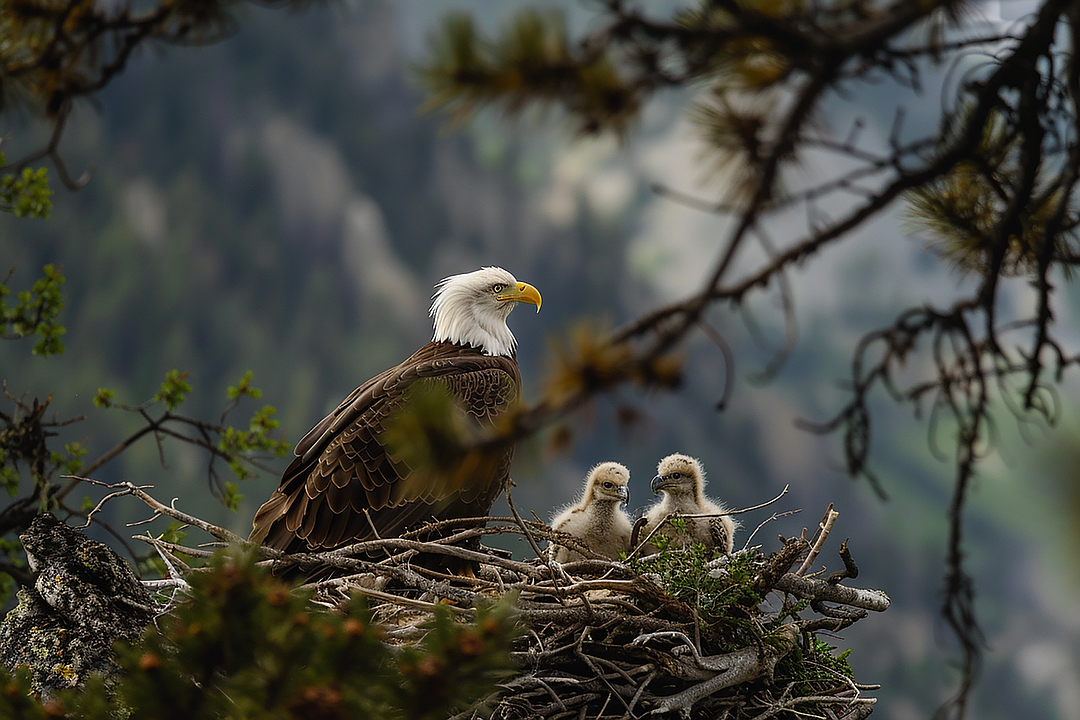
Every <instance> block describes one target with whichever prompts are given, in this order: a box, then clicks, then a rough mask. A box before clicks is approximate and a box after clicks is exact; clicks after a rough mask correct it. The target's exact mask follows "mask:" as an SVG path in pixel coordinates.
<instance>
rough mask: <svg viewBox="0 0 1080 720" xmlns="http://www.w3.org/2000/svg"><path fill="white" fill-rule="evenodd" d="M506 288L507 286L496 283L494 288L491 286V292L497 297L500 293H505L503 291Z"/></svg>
mask: <svg viewBox="0 0 1080 720" xmlns="http://www.w3.org/2000/svg"><path fill="white" fill-rule="evenodd" d="M505 287H506V286H505V285H503V284H502V283H495V284H494V285H492V286H491V292H493V293H495V294H496V295H498V294H499V293H501V292H502V291H503V289H504V288H505Z"/></svg>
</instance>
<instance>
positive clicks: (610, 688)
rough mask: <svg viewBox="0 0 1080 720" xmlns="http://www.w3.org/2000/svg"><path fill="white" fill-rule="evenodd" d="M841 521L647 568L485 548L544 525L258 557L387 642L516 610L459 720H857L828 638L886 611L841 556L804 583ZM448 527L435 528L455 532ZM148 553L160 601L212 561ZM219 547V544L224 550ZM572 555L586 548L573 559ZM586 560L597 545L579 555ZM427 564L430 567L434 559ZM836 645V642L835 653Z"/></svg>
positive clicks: (164, 550) (655, 561)
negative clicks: (506, 675) (449, 616)
mask: <svg viewBox="0 0 1080 720" xmlns="http://www.w3.org/2000/svg"><path fill="white" fill-rule="evenodd" d="M110 487H111V488H112V489H113V490H114V491H116V492H114V495H115V494H117V493H120V494H134V495H136V496H138V497H140V498H141V499H143V500H144V502H147V504H149V505H151V507H153V508H154V510H155V511H156V515H155V517H156V516H157V515H167V516H170V517H173V518H174V519H177V520H180V521H181V522H185V523H188V524H193V525H196V526H197V527H201V528H202V529H204V530H206V531H207V532H209V533H211V534H212V535H214V536H215V537H217V538H218V539H219V540H221V541H223V543H229V542H236V540H237V538H236V536H235V535H233V534H232V533H229V532H228V531H225V530H223V529H221V528H217V527H215V526H213V525H209V524H208V523H205V522H204V521H201V520H198V519H197V518H193V517H191V516H187V515H186V514H184V513H182V512H180V511H178V510H176V509H175V508H172V507H169V506H165V505H163V504H161V503H159V502H158V501H156V500H154V499H153V498H151V497H150V496H149V495H147V494H146V493H145V492H144V491H143V490H142V489H141V488H137V487H135V486H130V485H126V484H125V487H124V488H120V489H117V488H118V486H110ZM836 516H837V513H835V512H833V511H832V508H831V507H830V508H829V510H827V511H826V513H825V517H824V518H823V519H822V522H821V523H820V524H819V526H818V530H817V532H816V533H815V534H814V536H813V537H811V538H808V537H807V533H806V531H805V530H804V532H803V534H802V536H800V537H794V538H788V539H784V538H782V537H781V538H779V541H778V544H777V547H776V549H775V550H774V551H772V552H768V553H767V552H765V551H763V550H762V549H761V547H760V546H758V547H752V548H744V549H743V550H740V551H737V552H736V553H734V554H733V555H731V556H724V555H718V556H714V555H713V554H712V553H711V552H709V551H706V549H705V548H704V547H702V546H696V547H688V548H667V549H662V550H661V552H659V553H657V554H654V555H652V556H647V557H639V556H638V554H637V553H636V552H635V553H631V555H630V557H629V558H626V559H624V560H621V561H618V562H612V561H609V560H605V559H602V558H599V557H597V558H595V559H590V560H586V561H582V562H575V563H568V564H563V565H559V564H557V563H554V562H552V561H550V560H549V559H548V557H547V553H544V552H537V553H534V554H536V555H538V557H535V558H533V559H531V560H526V561H521V560H515V559H513V557H512V556H511V554H510V553H509V552H507V551H502V550H498V549H494V548H489V547H486V546H484V545H481V544H480V542H479V541H480V539H481V538H484V537H485V536H492V535H517V536H520V537H524V538H525V539H527V540H528V541H529V543H530V545H531V546H532V547H533V548H534V550H539V543H540V542H543V541H549V542H550V541H552V540H555V541H557V542H558V543H560V544H567V543H573V540H572V539H570V538H568V537H567V536H564V535H561V534H559V533H556V532H554V531H552V530H551V529H550V528H549V527H547V526H546V525H544V524H543V523H539V522H528V521H522V520H521V518H520V516H517V513H515V517H514V518H475V519H471V520H456V521H453V528H454V530H453V531H452V532H451V534H449V535H448V536H447V537H445V538H441V539H438V540H434V541H431V540H426V541H425V540H418V539H416V538H417V537H424V535H422V534H420V532H418V533H411V534H408V535H406V536H404V537H401V538H386V539H380V540H373V541H368V542H362V543H357V544H355V545H352V546H349V547H344V548H339V549H336V550H333V551H328V552H322V553H297V554H289V555H286V554H284V553H281V552H279V551H276V550H271V549H268V548H259V549H258V552H260V553H262V555H263V557H264V559H263V560H261V561H260V563H261V564H263V565H267V566H271V567H273V568H274V570H275V571H276V572H286V573H289V572H302V573H303V574H304V575H307V576H309V577H311V576H313V575H314V576H320V575H322V576H328V575H335V577H330V578H328V579H324V580H318V581H315V582H309V583H307V584H306V585H302V586H299V588H298V591H302V592H311V593H313V602H315V603H318V604H319V605H322V606H325V607H329V608H336V607H339V606H341V605H343V604H344V603H346V602H347V601H348V599H349V598H350V597H351V596H353V595H354V594H356V593H361V594H363V595H365V596H366V597H367V600H368V603H369V607H370V608H371V609H372V611H373V613H374V618H375V620H377V621H379V622H380V623H382V624H383V626H384V627H385V629H386V638H387V642H388V643H390V644H392V645H406V644H412V643H416V642H417V641H418V640H419V639H420V638H422V637H423V636H424V635H425V633H427V632H428V628H429V626H430V625H431V621H432V620H433V616H434V613H435V611H436V609H438V608H449V610H450V611H451V612H452V613H453V614H454V615H455V616H458V617H460V618H461V619H462V620H463V621H467V620H471V619H473V618H475V616H476V611H477V608H480V607H484V606H488V605H491V604H494V603H497V602H503V603H510V604H512V607H513V612H514V613H515V614H516V616H517V618H518V627H519V629H520V634H519V635H518V636H517V638H516V639H515V640H514V642H513V646H512V653H511V657H512V659H513V660H514V661H515V662H516V663H517V666H518V668H519V672H518V673H517V674H516V675H514V676H513V677H512V678H510V679H507V680H506V681H504V682H503V683H501V684H500V685H499V687H498V690H496V691H495V692H494V693H492V694H491V695H489V696H488V697H486V698H484V699H483V700H481V701H480V702H478V703H477V704H475V705H474V706H473V707H470V708H468V709H467V710H466V711H465V712H462V713H460V714H459V715H457V716H455V717H456V718H460V719H462V720H463V719H465V718H473V717H491V718H497V719H505V720H511V719H517V718H551V719H552V720H554V719H556V718H641V717H664V716H667V717H683V718H725V719H730V720H743V719H747V720H749V719H752V718H753V719H758V720H764V719H765V718H796V717H798V718H803V717H818V718H828V719H829V720H858V719H859V718H865V717H866V716H868V715H870V713H871V712H872V711H873V707H874V703H875V702H876V699H875V698H874V697H871V696H870V695H869V694H868V693H869V692H871V691H873V690H875V689H877V687H878V686H871V685H862V684H859V683H857V682H856V681H855V678H854V674H853V672H852V669H851V667H850V665H849V664H848V662H847V653H846V652H841V653H839V654H837V652H836V650H835V648H833V647H832V646H831V645H830V644H829V643H828V641H826V640H823V639H822V636H825V637H826V638H828V639H833V638H835V637H836V635H835V633H837V632H839V631H841V630H843V629H844V628H846V627H848V626H850V625H851V624H853V623H855V622H857V621H858V620H860V619H862V618H864V617H866V616H867V615H868V614H869V612H870V611H875V612H882V611H884V610H886V609H887V608H888V606H889V598H888V597H887V596H886V595H885V594H884V593H883V592H880V591H877V590H868V589H859V588H854V587H850V586H848V585H845V584H844V581H845V580H849V579H851V578H854V577H856V576H857V574H858V567H857V566H856V565H855V562H854V561H853V559H852V557H851V554H850V552H849V550H848V548H847V543H846V542H845V543H842V544H841V547H840V553H839V554H840V559H841V561H842V564H843V567H842V569H840V570H839V571H837V572H834V573H832V574H831V575H829V576H828V577H823V576H822V573H823V572H824V571H822V573H819V574H817V575H808V574H807V571H808V569H809V568H810V567H811V566H812V565H813V564H814V560H815V559H816V558H817V555H818V553H819V552H820V551H821V549H822V547H823V545H824V540H825V538H826V537H827V536H828V533H829V530H830V529H831V527H832V525H833V522H834V521H835V519H836ZM449 527H450V526H449V524H443V526H442V527H440V526H438V525H435V526H428V527H427V528H424V530H423V531H421V532H424V533H427V537H430V533H431V532H432V530H439V531H442V532H444V533H445V532H448V528H449ZM138 539H140V540H143V541H145V542H147V543H150V544H151V545H153V546H154V548H155V549H156V550H157V552H158V554H159V556H160V557H161V559H162V560H163V561H164V562H165V563H166V565H167V566H168V567H169V569H170V575H172V577H173V579H172V580H163V581H150V582H148V583H147V584H149V585H153V586H154V587H156V589H158V590H159V592H160V591H162V590H165V589H167V588H168V587H170V586H171V587H174V588H177V589H181V590H182V589H183V586H184V585H185V582H184V581H183V579H182V578H183V577H184V576H185V575H186V574H188V573H190V572H198V568H192V567H189V566H188V565H187V564H185V563H184V562H183V561H182V560H181V559H180V555H181V554H183V555H188V556H193V557H205V556H208V555H210V554H211V553H212V550H211V549H210V548H207V547H205V546H204V547H201V548H193V547H185V546H182V545H179V544H176V543H170V542H167V541H165V540H163V539H160V538H153V537H150V536H138ZM223 543H217V544H218V545H220V544H223ZM575 549H577V548H575ZM580 549H582V550H584V551H585V553H586V555H587V556H588V554H589V553H588V550H587V548H580ZM425 558H426V559H427V561H425ZM431 558H439V559H444V560H445V559H446V558H451V559H453V560H454V561H456V562H459V563H460V562H462V561H463V562H466V563H471V564H473V565H472V567H473V568H474V569H475V570H476V571H475V572H474V573H472V574H471V575H470V574H466V575H449V574H446V573H443V572H439V571H437V570H432V569H430V568H431V567H432V566H433V565H437V564H438V563H431V562H430V559H431ZM834 642H835V640H834Z"/></svg>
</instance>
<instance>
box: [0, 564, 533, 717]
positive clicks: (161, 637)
mask: <svg viewBox="0 0 1080 720" xmlns="http://www.w3.org/2000/svg"><path fill="white" fill-rule="evenodd" d="M189 580H190V582H191V585H192V597H191V599H190V601H189V602H186V603H185V604H183V605H181V606H180V607H178V608H176V609H175V610H174V611H173V612H172V613H170V614H168V615H165V616H163V617H162V618H161V619H160V620H159V621H158V623H157V626H156V627H155V626H153V625H151V626H150V627H149V628H147V630H146V633H145V634H144V636H143V638H142V640H141V641H140V642H138V643H135V644H131V645H127V644H119V645H118V646H117V648H116V660H117V663H118V665H119V666H120V668H121V670H122V673H121V675H120V677H119V678H118V679H117V680H116V681H115V682H114V683H113V685H112V686H111V687H109V686H107V684H106V683H105V682H102V681H97V682H91V683H88V685H87V686H86V688H84V689H83V690H81V691H69V692H65V693H61V694H59V695H58V696H57V697H56V698H55V699H54V701H53V702H56V703H58V705H56V706H54V707H53V708H50V709H48V710H43V708H42V707H41V706H40V704H39V703H38V702H37V701H36V700H35V699H34V698H33V697H32V696H30V695H29V694H28V692H27V691H28V685H27V684H26V682H25V678H21V677H16V678H12V677H10V676H8V675H7V674H6V672H5V671H3V670H0V716H3V717H12V718H20V717H24V718H39V717H47V716H48V715H46V712H51V711H55V710H59V709H62V710H63V711H64V712H65V713H66V714H67V715H66V716H67V717H71V718H79V719H80V720H113V719H114V718H117V717H131V718H145V719H147V720H204V719H205V720H210V719H218V718H229V719H230V720H244V719H245V718H252V719H256V718H258V719H259V720H274V719H280V720H286V719H289V720H293V719H297V720H298V719H300V718H311V719H313V720H321V719H324V718H325V719H327V720H331V719H336V718H341V719H342V720H345V719H346V718H350V719H351V718H358V719H361V720H362V719H364V718H371V719H372V720H376V719H377V720H393V719H394V718H402V719H405V718H409V719H410V720H412V719H416V720H426V719H431V720H435V719H436V718H446V717H448V716H449V715H450V714H452V713H453V712H454V711H455V710H459V709H461V708H463V707H466V706H468V704H469V703H471V702H473V701H475V699H476V698H479V697H483V696H484V695H485V694H486V693H488V692H490V691H491V690H492V689H494V685H495V683H496V682H497V681H498V679H499V677H500V676H501V675H502V674H503V673H504V672H505V671H506V670H507V669H508V668H509V667H510V663H509V656H508V649H509V642H510V640H511V638H512V632H513V631H512V624H511V622H510V619H509V616H508V614H507V612H506V610H507V608H506V607H505V606H498V607H495V608H491V609H487V610H481V611H479V612H478V614H477V620H476V622H475V623H471V624H462V623H459V622H456V621H455V620H454V619H453V618H452V616H451V614H450V612H449V610H446V611H445V612H440V613H438V614H437V616H436V619H435V620H434V622H433V623H432V625H431V626H430V632H429V633H428V635H427V638H426V639H425V640H424V641H423V642H422V643H421V644H420V646H418V647H413V648H401V649H393V648H391V647H389V646H388V645H387V644H386V643H385V642H384V637H385V633H384V631H383V629H382V628H381V627H379V626H377V625H375V624H373V623H372V621H371V615H370V613H369V612H368V611H367V609H366V608H365V605H364V602H363V601H362V600H360V599H355V600H353V601H352V602H350V603H349V604H348V606H347V607H346V608H345V610H344V612H343V613H336V612H325V611H314V610H313V609H312V608H313V606H312V605H311V604H310V603H309V600H308V598H307V597H306V596H304V595H301V594H294V593H293V592H291V591H290V589H289V587H288V586H287V585H286V584H285V583H284V582H283V581H282V580H281V579H279V578H276V577H274V576H272V575H271V574H269V573H267V572H266V571H263V570H258V569H256V568H255V567H254V566H253V563H252V561H251V560H250V558H244V557H239V556H237V555H236V554H233V553H227V552H222V553H219V554H218V555H217V556H216V557H215V558H214V559H213V561H212V563H211V570H210V571H209V572H199V573H194V574H192V575H191V576H190V578H189ZM4 703H7V704H6V705H5V704H4ZM4 710H7V711H8V712H7V713H4Z"/></svg>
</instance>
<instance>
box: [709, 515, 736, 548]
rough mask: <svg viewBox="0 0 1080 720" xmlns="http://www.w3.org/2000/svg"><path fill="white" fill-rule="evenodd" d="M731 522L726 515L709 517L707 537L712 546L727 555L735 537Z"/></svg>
mask: <svg viewBox="0 0 1080 720" xmlns="http://www.w3.org/2000/svg"><path fill="white" fill-rule="evenodd" d="M732 530H733V523H732V521H731V520H730V519H728V518H726V517H716V518H709V537H710V539H711V540H712V546H713V547H714V548H716V549H717V550H720V551H721V552H724V553H726V554H728V555H730V554H731V550H732V546H733V543H734V541H735V538H734V536H733V533H732Z"/></svg>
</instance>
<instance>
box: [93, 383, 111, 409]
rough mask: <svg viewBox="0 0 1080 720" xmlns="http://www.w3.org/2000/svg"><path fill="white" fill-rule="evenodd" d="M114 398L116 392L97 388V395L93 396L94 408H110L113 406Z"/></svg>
mask: <svg viewBox="0 0 1080 720" xmlns="http://www.w3.org/2000/svg"><path fill="white" fill-rule="evenodd" d="M115 398H116V392H115V391H113V390H110V389H109V388H103V387H102V388H98V391H97V394H96V395H94V406H95V407H99V408H110V407H112V404H113V399H115Z"/></svg>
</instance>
